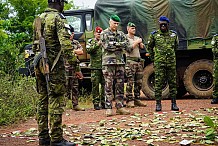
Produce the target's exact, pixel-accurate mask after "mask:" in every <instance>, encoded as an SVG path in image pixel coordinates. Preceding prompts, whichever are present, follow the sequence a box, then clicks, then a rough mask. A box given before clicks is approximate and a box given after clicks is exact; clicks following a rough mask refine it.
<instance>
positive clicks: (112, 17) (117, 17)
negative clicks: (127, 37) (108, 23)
mask: <svg viewBox="0 0 218 146" xmlns="http://www.w3.org/2000/svg"><path fill="white" fill-rule="evenodd" d="M110 19H111V20H113V21H116V22H120V21H121V20H120V17H119V16H117V15H111V17H110Z"/></svg>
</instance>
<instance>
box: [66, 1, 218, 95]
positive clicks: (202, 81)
mask: <svg viewBox="0 0 218 146" xmlns="http://www.w3.org/2000/svg"><path fill="white" fill-rule="evenodd" d="M217 8H218V0H98V1H97V2H96V4H95V8H94V9H83V10H69V11H65V12H64V15H65V16H66V18H67V20H68V22H69V24H71V25H72V26H73V27H74V28H75V39H78V40H79V41H80V43H81V45H82V46H83V48H84V55H82V56H80V57H79V58H80V61H81V63H80V66H81V68H82V72H83V74H84V76H85V78H84V80H83V82H82V85H83V86H84V87H85V88H86V87H91V81H90V69H89V58H90V56H89V54H87V53H86V49H85V46H86V42H87V40H88V39H89V38H92V37H93V30H94V27H95V26H101V27H102V28H103V29H106V28H107V27H108V25H109V24H108V20H109V17H110V15H111V14H117V15H119V16H120V18H121V24H120V30H122V31H124V32H125V33H126V32H127V31H126V25H127V23H128V22H129V21H131V22H133V23H135V24H136V26H137V32H136V33H137V35H138V36H140V37H141V38H142V39H143V41H144V43H145V44H146V43H147V39H148V37H149V35H150V33H151V32H152V31H154V30H156V29H158V18H159V17H160V16H161V15H165V16H167V17H168V18H169V19H170V29H172V30H175V31H177V34H178V36H179V42H180V43H179V48H178V50H177V51H176V57H177V58H176V59H177V83H178V97H181V96H182V95H184V94H185V93H187V92H188V93H189V94H191V95H194V96H195V97H196V98H209V97H211V95H212V90H213V76H212V71H213V54H212V50H211V39H212V36H213V35H214V34H216V33H218V9H217ZM141 57H142V58H144V59H145V65H144V77H143V86H142V91H143V93H144V94H145V95H146V96H147V98H154V68H153V64H152V62H151V61H150V59H149V57H147V54H146V51H145V50H141ZM168 94H169V86H168V84H167V82H166V83H165V85H163V92H162V96H163V98H167V97H168Z"/></svg>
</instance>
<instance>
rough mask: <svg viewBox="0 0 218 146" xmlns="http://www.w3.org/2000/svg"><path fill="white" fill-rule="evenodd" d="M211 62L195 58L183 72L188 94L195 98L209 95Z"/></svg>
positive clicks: (211, 71)
mask: <svg viewBox="0 0 218 146" xmlns="http://www.w3.org/2000/svg"><path fill="white" fill-rule="evenodd" d="M212 73H213V62H212V61H211V60H206V59H202V60H197V61H195V62H193V63H191V64H190V65H189V66H188V67H187V69H186V71H185V73H184V85H185V88H186V90H187V91H188V92H189V94H191V95H194V96H195V97H196V98H208V97H211V95H212V91H213V75H212Z"/></svg>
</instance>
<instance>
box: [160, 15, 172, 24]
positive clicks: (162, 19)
mask: <svg viewBox="0 0 218 146" xmlns="http://www.w3.org/2000/svg"><path fill="white" fill-rule="evenodd" d="M161 21H166V22H167V23H170V20H169V19H168V18H167V17H166V16H160V18H159V22H161Z"/></svg>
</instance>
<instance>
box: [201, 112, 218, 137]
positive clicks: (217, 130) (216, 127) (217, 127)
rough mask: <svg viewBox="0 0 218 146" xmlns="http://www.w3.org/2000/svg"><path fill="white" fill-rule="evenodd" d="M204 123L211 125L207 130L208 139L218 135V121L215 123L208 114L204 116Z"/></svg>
mask: <svg viewBox="0 0 218 146" xmlns="http://www.w3.org/2000/svg"><path fill="white" fill-rule="evenodd" d="M204 123H205V124H206V125H207V126H209V127H210V128H208V129H206V131H205V134H206V139H207V140H214V139H215V137H216V136H217V135H218V123H214V122H213V120H212V119H211V118H210V117H208V116H205V117H204Z"/></svg>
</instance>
